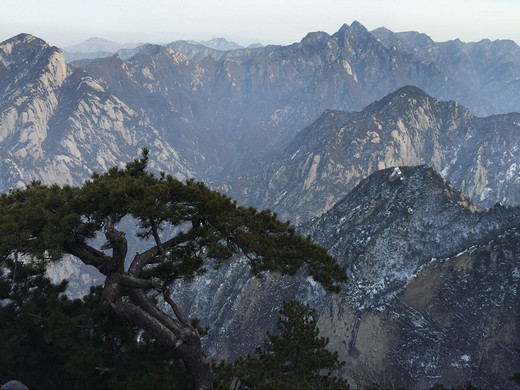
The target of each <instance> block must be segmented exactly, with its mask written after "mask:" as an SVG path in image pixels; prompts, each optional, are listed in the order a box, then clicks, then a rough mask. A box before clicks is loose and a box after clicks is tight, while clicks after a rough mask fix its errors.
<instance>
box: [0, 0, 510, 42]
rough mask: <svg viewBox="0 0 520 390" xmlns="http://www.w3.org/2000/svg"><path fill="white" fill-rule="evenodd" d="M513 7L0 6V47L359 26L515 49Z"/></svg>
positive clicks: (246, 36) (407, 3) (295, 38)
mask: <svg viewBox="0 0 520 390" xmlns="http://www.w3.org/2000/svg"><path fill="white" fill-rule="evenodd" d="M518 15H520V1H517V0H474V1H472V2H468V1H462V0H451V1H450V0H436V1H435V2H432V1H431V0H430V1H426V0H393V1H392V0H365V1H363V2H359V1H352V0H343V1H342V0H320V1H315V0H312V1H311V0H300V1H294V0H286V1H284V2H278V1H274V0H262V1H248V0H242V1H239V0H224V1H221V2H215V1H214V0H191V1H189V2H186V1H183V2H181V1H179V0H171V1H168V0H152V1H150V2H146V3H145V2H142V1H137V0H104V1H101V0H91V1H89V2H83V1H80V0H68V1H67V0H48V1H46V2H41V1H36V0H2V1H1V2H0V41H4V40H6V39H9V38H11V37H13V36H15V35H17V34H20V33H28V34H32V35H35V36H37V37H39V38H42V39H44V40H45V41H46V42H47V43H49V44H51V45H55V46H58V47H67V46H73V45H76V44H79V43H82V42H84V41H86V40H88V39H90V38H94V37H95V38H102V39H106V40H109V41H113V42H117V43H120V44H126V43H169V42H173V41H177V40H195V41H207V40H210V39H212V38H225V39H226V40H228V41H230V42H236V43H238V44H240V45H242V46H248V45H250V44H253V43H261V44H263V45H269V44H275V45H288V44H291V43H294V42H299V41H301V39H302V38H303V37H305V35H307V33H309V32H314V31H324V32H326V33H328V34H331V35H332V34H334V33H335V32H336V31H338V30H339V29H340V28H341V26H342V25H343V24H345V23H346V24H348V25H351V24H352V22H354V21H358V22H360V23H361V24H362V25H363V26H365V27H366V28H367V29H368V30H374V29H376V28H379V27H386V28H388V29H390V30H392V31H394V32H403V31H417V32H420V33H424V34H426V35H428V36H430V37H431V38H432V39H433V40H434V41H436V42H443V41H448V40H453V39H460V40H461V41H464V42H478V41H480V40H482V39H490V40H496V39H509V40H514V41H515V42H516V43H517V44H519V43H520V27H519V25H518V21H517V20H518Z"/></svg>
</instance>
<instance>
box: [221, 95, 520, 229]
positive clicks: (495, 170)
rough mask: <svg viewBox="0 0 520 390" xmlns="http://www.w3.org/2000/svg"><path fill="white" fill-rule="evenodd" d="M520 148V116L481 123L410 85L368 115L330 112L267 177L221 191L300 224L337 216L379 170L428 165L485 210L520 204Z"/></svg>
mask: <svg viewBox="0 0 520 390" xmlns="http://www.w3.org/2000/svg"><path fill="white" fill-rule="evenodd" d="M519 148H520V113H511V114H505V115H495V116H490V117H487V118H479V117H476V116H474V115H473V114H472V113H471V112H470V111H469V110H468V109H466V108H465V107H463V106H461V105H459V104H457V103H455V102H453V101H451V102H444V101H439V100H437V99H434V98H432V97H431V96H429V95H427V94H426V93H425V92H424V91H422V90H420V89H419V88H416V87H411V86H406V87H403V88H400V89H398V90H397V91H395V92H393V93H391V94H390V95H388V96H386V97H384V98H383V99H381V100H380V101H377V102H374V103H372V104H371V105H369V106H367V107H366V108H365V109H364V110H363V111H360V112H343V111H327V112H325V113H324V114H323V115H322V116H321V117H320V118H319V119H318V120H317V121H316V122H315V123H313V124H312V125H311V126H309V127H307V128H306V129H304V130H303V131H301V132H300V133H299V134H298V135H297V136H296V137H295V139H294V140H293V141H292V143H291V144H289V146H288V147H287V148H286V149H285V150H284V151H283V153H281V154H280V156H279V157H278V158H277V159H274V160H273V161H271V163H270V164H269V165H268V166H267V167H266V168H264V170H263V171H262V172H261V173H259V174H258V175H256V176H254V177H246V178H240V179H236V180H234V181H229V182H227V183H226V184H224V185H222V187H221V188H222V190H225V191H227V192H228V193H229V194H230V195H231V196H232V197H235V198H238V199H242V201H243V202H244V203H246V204H252V205H255V206H256V207H259V208H266V207H269V208H271V209H272V210H274V211H276V212H278V213H279V214H280V216H281V217H282V218H287V219H291V220H293V221H295V222H298V221H305V220H308V219H310V218H312V217H316V216H319V215H321V214H322V213H324V212H325V211H327V210H329V209H330V208H331V207H332V206H334V204H336V202H337V201H339V200H340V199H341V198H342V197H344V196H345V195H347V194H348V193H349V192H350V190H351V189H352V188H353V187H354V186H355V185H356V184H357V183H358V182H359V181H360V180H362V179H364V178H365V177H367V176H368V175H370V174H372V173H373V172H376V171H377V170H380V169H384V168H388V167H393V166H401V165H419V164H428V165H430V166H432V167H433V168H435V169H436V170H437V171H438V172H441V173H442V174H443V176H445V177H446V178H448V179H449V180H450V182H451V183H453V185H455V186H456V187H457V188H460V189H461V190H462V191H463V192H464V193H466V194H468V195H469V196H470V197H471V199H472V200H473V201H474V202H475V203H477V204H478V205H479V207H491V206H492V205H494V204H495V203H497V202H501V203H504V204H513V205H514V204H520V155H519V154H518V153H517V151H518V150H519Z"/></svg>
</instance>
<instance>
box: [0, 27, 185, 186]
mask: <svg viewBox="0 0 520 390" xmlns="http://www.w3.org/2000/svg"><path fill="white" fill-rule="evenodd" d="M0 73H1V76H2V77H0V157H1V159H0V167H1V168H0V169H1V171H2V175H1V177H0V188H1V189H2V190H3V191H7V189H8V188H12V187H17V186H22V185H24V184H26V183H28V182H29V181H31V180H41V181H43V182H45V183H59V184H80V183H82V182H83V181H84V180H85V179H86V178H88V177H89V176H90V174H91V173H92V172H93V171H99V172H104V171H106V170H107V169H108V168H110V167H112V166H114V165H119V164H122V163H124V162H125V161H130V160H131V159H133V158H135V157H136V156H137V155H138V154H139V150H140V148H142V147H149V148H150V149H151V150H152V153H153V154H154V155H155V158H154V159H153V160H154V164H155V166H154V167H153V168H155V169H157V170H164V171H168V172H171V173H172V174H174V175H176V176H177V177H179V178H187V177H190V176H193V175H194V174H193V171H192V169H191V168H190V165H189V164H188V163H187V162H186V161H184V160H183V159H182V157H180V156H179V154H178V152H177V151H176V150H175V149H173V148H172V147H171V146H170V145H169V144H168V143H167V142H166V141H165V140H164V139H162V138H161V136H160V135H159V133H158V131H157V130H156V129H155V128H153V127H152V126H151V125H150V123H149V121H148V120H147V119H146V118H145V117H144V118H143V116H142V115H140V114H139V113H138V112H136V111H134V110H133V109H131V108H130V107H129V106H128V105H127V104H125V103H124V102H122V101H121V100H120V99H118V98H117V97H115V96H114V95H111V94H109V93H107V92H106V91H105V90H104V89H103V87H102V86H101V85H100V84H99V83H98V82H97V81H95V80H94V79H93V78H92V77H90V76H89V75H87V74H86V73H85V72H84V71H82V70H77V69H74V68H71V67H69V66H68V65H67V64H66V62H65V59H64V56H63V53H62V52H61V51H60V50H59V49H57V48H55V47H50V46H48V45H47V44H46V43H45V42H43V41H42V40H40V39H38V38H35V37H33V36H31V35H27V34H22V35H19V36H17V37H14V38H12V39H10V40H8V41H5V42H3V43H2V44H0Z"/></svg>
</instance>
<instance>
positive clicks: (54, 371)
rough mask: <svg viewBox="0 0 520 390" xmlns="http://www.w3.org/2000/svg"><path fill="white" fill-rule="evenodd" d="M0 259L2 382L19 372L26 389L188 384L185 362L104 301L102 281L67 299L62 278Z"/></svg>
mask: <svg viewBox="0 0 520 390" xmlns="http://www.w3.org/2000/svg"><path fill="white" fill-rule="evenodd" d="M3 265H4V267H6V268H5V269H4V275H3V277H2V278H1V279H0V299H2V300H4V301H3V305H2V306H0V324H1V326H0V340H1V344H0V345H1V348H0V349H1V353H0V368H1V369H0V383H5V382H7V381H8V380H12V379H19V380H21V381H22V382H23V383H25V384H26V385H27V386H29V388H31V389H42V388H45V389H108V388H110V389H173V388H185V387H186V386H187V384H188V383H189V381H188V377H187V375H186V373H185V371H184V369H183V366H182V363H180V362H178V361H176V360H175V359H173V358H172V357H171V356H169V354H168V352H167V351H166V350H165V349H164V348H162V347H161V346H160V345H158V344H157V343H156V342H155V341H154V340H152V339H151V338H150V337H149V336H148V335H147V334H145V333H142V332H140V330H139V329H138V328H137V327H136V326H134V325H132V324H131V323H129V322H128V321H124V320H121V319H120V318H118V317H116V316H115V315H114V314H113V313H112V312H110V311H106V310H105V309H104V308H103V307H102V305H101V304H100V301H101V295H100V292H101V289H100V288H93V289H92V291H91V293H90V294H89V295H87V296H85V297H84V298H83V299H82V300H79V299H76V300H70V299H68V298H66V297H65V296H64V295H63V292H64V291H65V288H66V283H62V284H60V285H54V284H52V283H50V281H49V280H48V279H47V278H46V277H45V276H43V274H42V273H41V270H39V269H36V268H35V267H32V266H29V265H23V264H14V263H13V262H12V261H10V260H9V259H7V260H5V261H4V263H3ZM15 268H16V275H13V274H14V269H15ZM13 276H15V278H16V280H14V281H13ZM138 339H139V340H140V341H139V342H138Z"/></svg>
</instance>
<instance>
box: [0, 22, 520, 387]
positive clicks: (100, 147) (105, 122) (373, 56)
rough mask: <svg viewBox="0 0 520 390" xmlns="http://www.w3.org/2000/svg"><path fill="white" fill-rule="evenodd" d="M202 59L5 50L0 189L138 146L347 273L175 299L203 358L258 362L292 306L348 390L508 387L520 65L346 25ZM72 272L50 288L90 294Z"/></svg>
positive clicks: (78, 173)
mask: <svg viewBox="0 0 520 390" xmlns="http://www.w3.org/2000/svg"><path fill="white" fill-rule="evenodd" d="M217 43H218V42H217V41H215V44H217ZM220 43H223V42H220ZM224 43H225V42H224ZM208 46H211V45H209V44H207V43H206V45H204V44H200V43H193V42H188V41H181V42H172V43H169V44H167V45H153V44H144V45H140V46H138V47H135V48H130V49H125V51H119V52H118V53H119V54H111V55H110V56H106V57H104V56H103V57H104V58H90V59H89V58H82V59H80V60H77V61H72V62H67V61H66V59H65V55H64V53H63V52H62V51H61V50H60V49H58V48H56V47H52V46H49V45H48V44H47V43H45V42H44V41H43V40H41V39H39V38H36V37H34V36H31V35H28V34H20V35H18V36H16V37H13V38H11V39H8V40H6V41H4V42H2V43H0V190H2V191H7V190H8V189H9V188H13V187H19V186H23V185H24V184H26V183H28V182H29V181H30V180H42V181H43V182H46V183H51V182H57V183H59V184H66V183H67V184H74V185H79V184H81V183H82V182H83V181H84V180H85V179H86V178H88V177H89V176H90V175H91V174H92V172H94V171H97V172H102V171H105V170H106V169H108V168H109V167H111V166H113V165H121V164H123V163H124V162H126V161H130V160H132V159H133V158H135V157H136V156H137V155H138V154H139V150H140V148H142V147H148V148H150V150H151V158H150V163H151V169H152V170H153V171H154V172H159V171H165V172H169V173H171V174H173V175H174V176H175V177H177V178H179V179H181V180H184V179H187V178H190V177H194V178H196V179H198V180H204V181H206V182H208V183H209V184H210V185H211V186H212V187H213V188H216V189H219V190H220V191H223V192H226V193H227V194H228V195H230V196H232V197H233V198H235V199H237V201H238V202H240V203H242V204H247V205H253V206H255V207H260V208H270V209H271V210H273V211H275V212H277V213H278V215H279V217H280V218H282V219H290V220H291V221H293V222H294V223H295V224H297V225H298V229H299V231H300V232H301V233H302V234H306V235H310V236H311V237H312V238H313V240H315V241H316V242H318V243H319V244H321V245H323V246H325V247H326V248H328V249H329V251H330V252H331V254H333V255H334V256H335V257H336V258H337V259H338V261H339V262H340V263H341V264H342V265H344V266H345V267H346V268H347V270H348V273H349V278H350V280H349V282H348V283H347V284H346V285H345V286H344V289H343V291H342V293H340V294H338V295H328V294H326V293H325V292H324V290H323V289H322V288H321V287H320V286H319V285H317V284H316V283H315V282H314V281H313V280H312V279H310V278H307V277H306V276H305V275H304V274H301V275H298V276H297V277H294V278H281V277H279V276H277V275H274V274H267V275H264V276H263V277H262V278H252V277H251V276H250V274H249V272H248V270H247V269H246V267H245V266H244V262H243V261H242V260H241V259H240V258H238V259H236V261H234V262H232V263H229V264H226V265H224V266H223V267H222V268H220V269H219V270H209V271H208V273H207V274H206V275H204V276H203V277H201V278H199V279H196V280H195V281H193V282H191V283H187V282H182V283H178V284H177V285H176V286H172V289H173V290H175V292H174V294H175V295H176V296H177V297H179V298H182V299H181V302H180V305H179V306H180V307H181V310H182V311H183V312H185V313H186V314H187V315H188V316H198V317H199V318H201V319H207V321H208V323H207V325H210V327H211V329H210V331H209V334H208V336H206V338H205V340H204V343H205V348H206V350H207V352H208V353H209V354H210V355H213V356H218V357H220V358H226V359H232V358H235V357H237V356H239V355H241V354H245V353H251V352H253V351H254V348H255V347H256V346H257V345H259V343H260V342H261V340H263V339H264V337H265V332H266V331H273V329H274V328H275V325H276V318H277V316H278V314H277V313H278V309H279V308H280V305H281V302H282V301H283V300H286V299H294V298H297V299H300V300H303V301H305V302H307V303H310V304H311V305H312V306H313V307H315V308H317V310H318V313H319V316H320V319H319V325H320V329H321V332H322V333H323V334H324V335H326V336H327V337H329V339H330V341H331V343H330V347H331V348H332V349H334V350H337V351H338V353H339V356H340V358H341V359H343V360H345V361H346V362H347V365H346V367H347V368H346V371H345V372H344V374H345V375H346V376H347V377H348V378H349V380H350V381H351V383H352V384H353V385H355V386H361V387H374V386H380V387H382V388H388V387H389V386H391V387H398V386H404V387H406V388H417V387H419V388H426V387H429V386H432V385H433V384H434V383H443V384H445V385H448V386H456V385H459V384H461V383H463V382H464V381H466V380H471V381H472V383H474V384H476V385H478V386H483V387H486V388H513V387H514V384H513V383H512V382H509V381H507V377H508V376H509V375H511V374H512V372H514V371H515V370H517V367H519V366H520V358H519V357H518V356H517V355H518V354H517V353H516V352H515V350H516V348H517V347H519V345H520V339H519V336H518V335H519V334H520V333H519V331H518V330H519V326H520V325H519V324H520V322H519V319H520V313H518V307H520V306H519V305H518V303H519V302H518V288H519V286H520V276H519V275H520V269H519V266H518V259H519V258H520V240H519V238H520V232H519V227H520V209H519V208H518V206H516V205H518V204H520V201H519V195H518V194H520V191H519V190H520V174H519V169H520V161H519V160H520V157H519V156H520V154H519V153H518V148H519V141H520V114H519V113H518V112H520V97H519V96H520V81H519V79H520V49H519V47H518V46H517V45H516V44H515V43H514V42H512V41H493V42H491V41H487V40H484V41H481V42H476V43H463V42H460V41H450V42H444V43H436V42H433V41H432V40H431V39H430V38H429V37H427V36H426V35H424V34H420V33H415V32H410V33H393V32H391V31H389V30H387V29H383V28H382V29H378V30H374V31H371V32H370V31H368V30H367V29H366V28H365V27H363V26H362V25H361V24H360V23H358V22H354V23H353V24H352V25H350V26H348V25H344V26H342V27H341V28H340V29H339V30H338V32H336V33H335V34H333V35H329V34H327V33H324V32H314V33H309V34H308V35H307V36H306V37H304V38H303V39H302V41H301V42H298V43H295V44H293V45H289V46H266V47H250V48H238V47H230V48H229V49H231V50H227V49H225V50H222V48H223V47H221V48H218V47H216V46H214V47H208ZM93 57H98V56H96V55H93ZM515 111H516V113H515ZM73 269H74V267H73V265H72V263H70V262H68V263H66V264H65V265H64V266H63V269H62V270H59V269H58V270H54V272H55V274H56V275H67V276H69V277H70V278H72V279H74V278H76V281H75V282H74V283H73V285H74V286H77V287H80V286H81V281H82V280H83V282H90V281H92V280H93V279H88V280H87V279H85V278H83V279H82V275H81V274H79V273H76V274H74V271H73ZM195 297H197V299H195ZM203 325H206V324H203Z"/></svg>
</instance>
